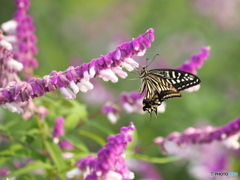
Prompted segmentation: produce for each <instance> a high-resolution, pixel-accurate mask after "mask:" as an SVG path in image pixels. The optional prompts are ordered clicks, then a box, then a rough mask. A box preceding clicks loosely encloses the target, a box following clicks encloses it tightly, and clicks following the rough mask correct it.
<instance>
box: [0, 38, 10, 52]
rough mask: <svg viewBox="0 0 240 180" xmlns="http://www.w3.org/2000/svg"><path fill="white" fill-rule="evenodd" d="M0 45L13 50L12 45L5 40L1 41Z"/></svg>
mask: <svg viewBox="0 0 240 180" xmlns="http://www.w3.org/2000/svg"><path fill="white" fill-rule="evenodd" d="M0 46H2V47H4V48H6V49H7V50H12V45H11V44H10V43H9V42H7V41H5V40H1V41H0Z"/></svg>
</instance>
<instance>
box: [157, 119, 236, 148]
mask: <svg viewBox="0 0 240 180" xmlns="http://www.w3.org/2000/svg"><path fill="white" fill-rule="evenodd" d="M239 136H240V117H238V118H237V119H236V120H233V121H231V122H230V123H228V124H227V125H225V126H222V127H219V128H217V127H212V126H208V127H205V128H202V129H195V128H188V129H186V130H185V131H184V132H183V133H182V134H181V133H179V132H174V133H172V134H170V135H169V136H168V137H166V138H165V139H164V138H162V137H157V138H156V139H155V140H154V142H155V143H156V144H157V145H159V146H160V147H161V149H162V151H163V152H171V149H169V147H172V145H171V146H169V144H170V143H171V142H172V143H175V144H177V145H178V146H179V147H182V146H187V145H194V144H210V143H212V142H214V141H220V142H222V143H223V144H224V145H225V146H227V147H228V148H232V149H238V148H240V144H239V142H238V138H239Z"/></svg>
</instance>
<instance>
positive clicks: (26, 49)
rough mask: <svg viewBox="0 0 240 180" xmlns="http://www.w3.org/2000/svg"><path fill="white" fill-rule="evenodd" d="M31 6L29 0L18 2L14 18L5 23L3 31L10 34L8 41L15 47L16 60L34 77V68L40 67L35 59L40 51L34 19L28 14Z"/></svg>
mask: <svg viewBox="0 0 240 180" xmlns="http://www.w3.org/2000/svg"><path fill="white" fill-rule="evenodd" d="M29 5H30V1H29V0H16V1H15V6H16V8H17V11H16V12H15V14H14V18H13V20H10V21H8V22H6V23H4V24H3V25H2V29H3V30H4V31H5V32H6V33H7V34H8V36H7V40H9V42H10V43H12V45H13V47H14V58H15V59H17V60H18V61H19V62H21V63H22V64H23V67H24V72H25V73H26V74H29V75H31V76H32V75H33V72H32V71H33V68H37V67H38V62H37V60H36V58H34V55H36V54H37V53H38V49H37V47H36V43H37V37H36V35H35V27H34V25H33V19H32V17H31V16H30V15H28V14H27V11H28V8H29Z"/></svg>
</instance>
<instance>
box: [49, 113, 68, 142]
mask: <svg viewBox="0 0 240 180" xmlns="http://www.w3.org/2000/svg"><path fill="white" fill-rule="evenodd" d="M64 121H65V119H64V118H63V117H59V118H57V119H56V122H55V123H56V124H55V126H54V129H53V131H52V136H53V138H54V139H55V142H57V143H58V137H59V136H63V135H64V133H65V132H64V126H63V123H64Z"/></svg>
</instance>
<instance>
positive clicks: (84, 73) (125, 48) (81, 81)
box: [0, 0, 154, 105]
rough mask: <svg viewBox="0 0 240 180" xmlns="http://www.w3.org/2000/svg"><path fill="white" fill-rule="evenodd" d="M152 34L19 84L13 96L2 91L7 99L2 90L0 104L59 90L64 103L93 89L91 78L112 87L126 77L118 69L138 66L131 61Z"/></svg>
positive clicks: (148, 43) (148, 42) (146, 43)
mask: <svg viewBox="0 0 240 180" xmlns="http://www.w3.org/2000/svg"><path fill="white" fill-rule="evenodd" d="M19 2H20V0H19ZM153 32H154V31H153V29H149V30H147V32H146V33H144V34H142V35H140V36H139V37H138V38H136V39H134V40H133V41H130V42H126V43H123V44H122V45H120V46H118V47H117V48H116V50H115V51H111V52H109V53H108V54H107V55H105V56H101V57H100V58H98V59H93V60H92V61H91V62H90V63H88V64H83V65H81V66H78V67H69V68H68V69H67V70H66V71H64V72H56V71H53V72H52V73H51V74H49V75H46V76H44V77H43V79H37V78H32V79H30V80H29V81H28V82H27V84H23V83H19V84H18V88H19V86H23V85H24V87H22V88H20V89H21V91H19V92H18V93H17V94H12V93H13V92H15V91H16V86H11V87H10V86H8V87H7V88H6V89H7V91H8V93H9V95H7V96H4V95H3V94H4V91H5V90H6V89H0V104H1V105H3V104H5V103H13V102H16V103H19V102H25V101H28V100H29V99H30V98H35V97H40V96H43V95H44V94H46V93H47V92H50V91H53V90H55V89H59V90H60V92H61V93H62V94H63V95H64V96H65V97H66V99H74V98H76V94H77V93H78V92H79V90H80V91H82V92H87V91H89V90H92V89H93V88H94V86H93V84H92V83H91V82H90V79H91V78H93V77H96V76H99V77H101V78H102V79H103V80H104V81H109V80H110V81H112V82H113V83H115V82H117V81H118V77H117V75H118V76H119V77H121V78H126V77H127V73H126V72H125V71H123V70H122V67H124V68H126V69H127V70H128V71H132V70H133V69H135V68H137V67H138V63H137V62H135V61H134V60H133V59H132V57H133V55H139V54H144V53H145V51H146V48H147V47H150V45H151V41H152V40H153V39H154V38H153V37H154V34H153ZM134 46H135V47H134ZM136 46H137V48H136ZM0 53H1V52H0ZM0 56H1V54H0ZM68 86H70V88H71V89H72V90H73V91H72V90H70V88H68ZM12 97H14V98H12Z"/></svg>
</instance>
